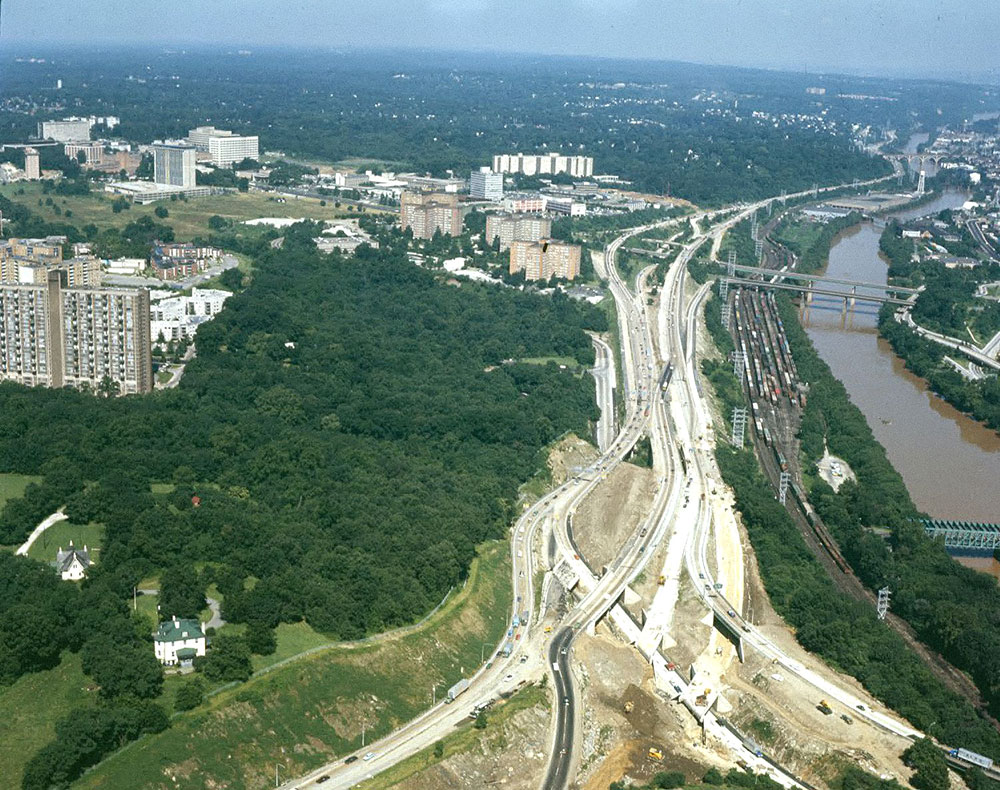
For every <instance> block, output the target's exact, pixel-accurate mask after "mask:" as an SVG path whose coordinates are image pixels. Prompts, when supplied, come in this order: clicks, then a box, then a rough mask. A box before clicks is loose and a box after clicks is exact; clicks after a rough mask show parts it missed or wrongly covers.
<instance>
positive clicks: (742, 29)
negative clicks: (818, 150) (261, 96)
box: [2, 0, 1000, 84]
mask: <svg viewBox="0 0 1000 790" xmlns="http://www.w3.org/2000/svg"><path fill="white" fill-rule="evenodd" d="M410 9H412V11H410ZM535 20H542V23H536V22H535ZM546 22H548V23H549V24H545V23H546ZM2 36H3V40H4V41H5V42H6V43H7V44H8V45H12V46H17V47H18V48H19V49H22V50H27V49H30V48H31V47H32V46H33V45H35V46H38V47H41V48H47V47H51V46H60V45H67V44H73V45H79V46H107V45H109V44H111V45H122V46H128V45H137V46H156V47H168V48H169V47H175V48H177V47H180V48H183V47H198V46H213V45H214V46H225V47H242V48H254V47H257V48H260V47H265V46H266V47H282V46H301V47H307V48H315V47H324V46H329V47H334V48H352V49H366V48H371V49H394V48H395V49H400V50H410V49H416V50H425V51H451V52H470V53H476V52H480V53H483V54H501V55H502V54H505V53H510V54H515V53H516V54H519V55H570V56H572V55H578V56H591V57H603V58H623V59H638V60H666V61H684V62H689V63H698V64H706V65H719V66H723V65H725V66H735V67H745V68H762V69H775V70H782V71H794V72H824V73H845V74H853V75H866V76H890V77H911V78H913V77H916V78H919V77H930V78H938V79H960V80H972V81H976V82H985V83H988V84H997V83H998V82H1000V49H998V48H997V46H996V41H997V40H998V39H1000V15H997V14H996V13H995V7H994V6H993V4H992V3H990V2H988V0H969V1H968V2H966V3H964V4H962V5H961V6H958V7H956V6H954V5H944V4H942V3H940V2H930V1H929V0H911V1H910V2H905V1H904V0H880V1H879V0H840V2H836V3H831V2H808V0H799V2H792V0H756V2H751V0H674V2H672V3H670V5H669V7H663V6H662V5H660V4H655V5H654V4H653V3H649V2H646V3H643V2H638V0H620V2H598V0H543V1H542V2H536V3H530V2H527V0H512V1H511V2H506V3H502V4H501V3H498V2H495V0H466V2H461V1H460V0H409V2H403V1H402V0H373V2H370V3H367V4H364V5H357V4H347V3H341V2H323V0H296V1H295V2H289V3H286V4H283V5H280V6H276V5H275V4H273V3H268V2H264V1H263V0H214V1H213V2H211V3H201V2H198V0H173V2H171V3H170V4H169V5H165V4H163V3H162V2H161V3H153V2H151V0H133V2H125V1H124V0H88V2H87V3H86V5H85V7H81V5H80V4H79V3H78V2H76V0H37V2H34V3H31V4H29V3H27V2H24V0H15V2H11V0H8V2H7V3H6V4H5V5H4V6H3V7H2ZM928 52H932V53H947V54H946V56H945V55H941V56H940V57H941V58H944V57H947V60H934V61H929V59H928ZM25 54H28V52H27V51H26V52H25Z"/></svg>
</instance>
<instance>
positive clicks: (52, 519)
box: [14, 510, 67, 556]
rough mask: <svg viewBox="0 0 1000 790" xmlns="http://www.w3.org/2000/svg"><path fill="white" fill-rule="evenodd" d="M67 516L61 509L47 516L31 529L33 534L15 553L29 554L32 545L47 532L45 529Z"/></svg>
mask: <svg viewBox="0 0 1000 790" xmlns="http://www.w3.org/2000/svg"><path fill="white" fill-rule="evenodd" d="M66 518H67V516H66V514H65V513H63V512H62V511H61V510H57V511H56V512H55V513H53V514H52V515H50V516H47V517H46V518H45V520H44V521H42V522H41V523H40V524H39V525H38V526H37V527H35V528H34V529H33V530H32V531H31V534H30V535H28V539H27V540H26V541H24V543H22V544H21V545H20V546H19V547H18V549H17V551H15V552H14V553H15V554H17V555H20V556H24V555H27V553H28V549H30V548H31V545H32V544H33V543H34V542H35V541H36V540H38V538H39V537H41V535H42V533H43V532H45V530H47V529H48V528H49V527H51V526H52V525H53V524H57V523H58V522H60V521H65V520H66Z"/></svg>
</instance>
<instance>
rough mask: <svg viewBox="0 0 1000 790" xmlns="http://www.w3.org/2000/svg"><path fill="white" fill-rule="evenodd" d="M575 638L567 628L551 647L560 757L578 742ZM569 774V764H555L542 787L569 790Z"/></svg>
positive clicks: (556, 745) (555, 743)
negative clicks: (571, 650) (571, 652)
mask: <svg viewBox="0 0 1000 790" xmlns="http://www.w3.org/2000/svg"><path fill="white" fill-rule="evenodd" d="M575 635H576V634H575V633H574V632H573V629H572V628H563V629H562V630H560V631H559V633H558V634H556V636H555V639H553V640H552V642H551V643H550V644H549V665H550V666H551V667H552V671H553V676H554V678H555V684H554V686H553V689H554V692H555V699H554V700H553V706H554V707H555V708H556V713H555V719H556V730H555V740H554V741H553V753H554V754H556V755H557V756H560V757H566V756H567V755H569V754H570V753H571V752H572V750H573V743H574V741H575V738H576V713H577V711H576V692H575V691H574V689H573V682H572V674H571V672H572V670H571V668H570V664H569V648H570V646H571V645H572V643H573V637H574V636H575ZM569 771H570V761H569V760H566V759H563V760H553V761H551V762H550V763H549V768H548V772H547V773H546V775H545V782H544V784H543V785H542V786H543V787H545V788H556V787H565V786H566V783H567V782H568V780H569Z"/></svg>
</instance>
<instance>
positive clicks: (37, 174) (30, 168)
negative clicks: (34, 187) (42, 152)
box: [24, 148, 42, 181]
mask: <svg viewBox="0 0 1000 790" xmlns="http://www.w3.org/2000/svg"><path fill="white" fill-rule="evenodd" d="M24 177H25V178H26V179H28V180H29V181H37V180H38V179H40V178H41V177H42V168H41V165H40V164H39V158H38V151H36V150H35V149H34V148H25V149H24Z"/></svg>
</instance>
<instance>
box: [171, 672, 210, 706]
mask: <svg viewBox="0 0 1000 790" xmlns="http://www.w3.org/2000/svg"><path fill="white" fill-rule="evenodd" d="M204 699H205V681H203V680H202V679H201V678H199V677H194V678H191V679H190V680H188V681H187V682H186V683H184V684H183V685H182V686H179V687H178V688H177V694H176V695H175V697H174V708H175V709H176V710H192V709H193V708H197V707H198V706H199V705H201V703H202V701H203V700H204Z"/></svg>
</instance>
